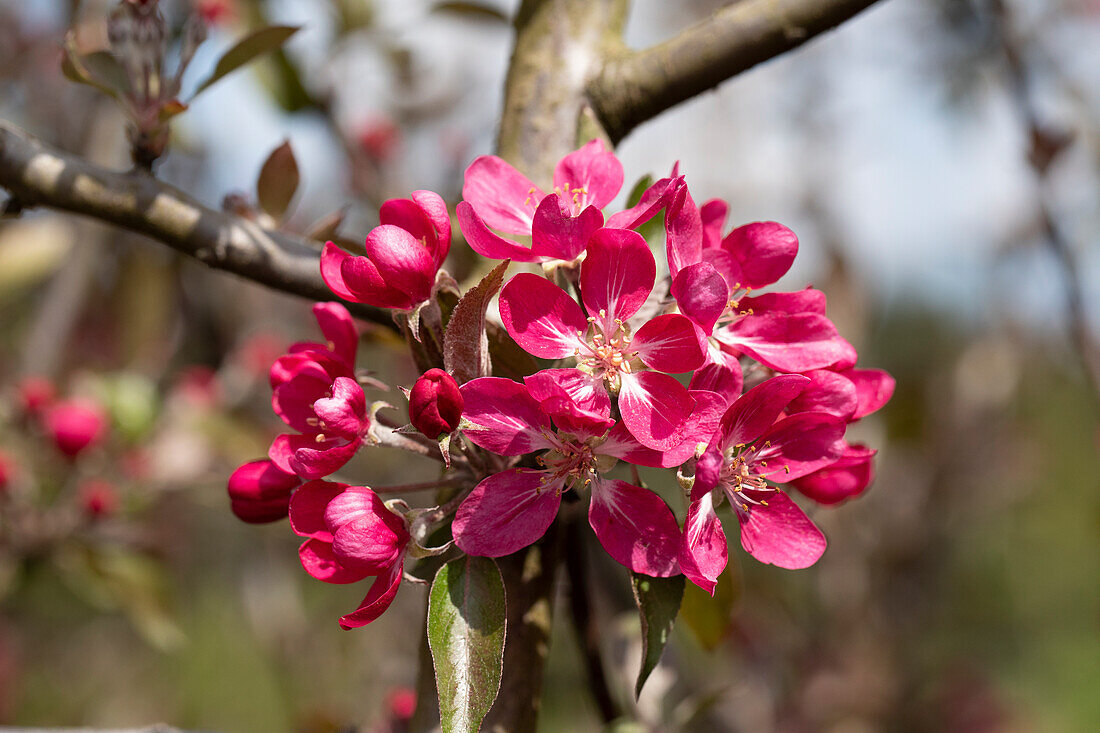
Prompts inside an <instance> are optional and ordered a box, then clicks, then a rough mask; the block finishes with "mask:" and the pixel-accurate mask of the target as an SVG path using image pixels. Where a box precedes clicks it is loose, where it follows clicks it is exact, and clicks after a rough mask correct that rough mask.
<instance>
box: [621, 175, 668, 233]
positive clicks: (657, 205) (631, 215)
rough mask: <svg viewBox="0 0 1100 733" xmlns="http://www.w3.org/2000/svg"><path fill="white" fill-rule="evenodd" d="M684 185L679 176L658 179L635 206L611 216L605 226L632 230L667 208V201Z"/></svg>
mask: <svg viewBox="0 0 1100 733" xmlns="http://www.w3.org/2000/svg"><path fill="white" fill-rule="evenodd" d="M685 185H686V184H685V183H684V179H683V178H682V177H680V176H672V177H670V178H662V179H660V180H659V181H657V182H656V183H654V184H653V185H652V186H650V187H649V188H647V189H646V190H645V191H644V192H643V193H642V198H641V199H639V200H638V203H637V204H635V205H634V206H632V207H630V208H629V209H624V210H622V211H620V212H618V213H616V214H612V215H611V217H610V218H609V219H608V220H607V226H608V227H609V228H611V229H633V228H634V227H636V226H639V225H641V224H644V223H646V222H647V221H649V220H650V219H652V218H653V217H655V216H656V215H657V212H658V211H660V210H661V209H663V208H665V207H666V206H668V203H669V201H672V200H674V199H675V197H676V195H677V194H678V192H679V191H680V189H681V188H683V187H684V186H685Z"/></svg>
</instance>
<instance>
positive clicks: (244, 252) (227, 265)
mask: <svg viewBox="0 0 1100 733" xmlns="http://www.w3.org/2000/svg"><path fill="white" fill-rule="evenodd" d="M0 187H2V188H5V189H7V190H8V191H9V192H10V193H11V195H12V196H13V197H15V198H17V199H18V200H19V202H20V203H21V204H22V205H23V206H24V207H33V206H44V207H47V208H51V209H58V210H60V211H69V212H72V213H75V214H84V215H86V216H91V217H93V218H95V219H99V220H100V221H104V222H107V223H109V224H115V225H117V226H121V227H124V228H126V229H130V230H132V231H135V232H138V233H140V234H144V235H146V236H149V237H152V238H153V239H156V240H157V241H160V242H162V243H164V244H167V245H168V246H169V247H172V248H173V249H175V250H177V251H179V252H182V253H183V254H186V255H188V256H190V257H194V258H196V259H198V260H199V261H201V262H203V263H205V264H207V265H209V266H210V267H213V268H216V269H219V270H226V271H228V272H232V273H235V274H237V275H240V276H241V277H244V278H247V279H249V280H254V281H256V282H258V283H262V284H264V285H267V286H269V287H272V288H275V289H276V290H282V291H284V292H287V293H292V294H294V295H301V296H303V297H306V298H310V299H313V300H336V297H335V296H334V295H333V294H332V292H331V291H330V290H329V289H328V288H327V287H326V286H325V283H324V281H323V280H322V279H321V272H320V269H319V266H318V261H319V252H318V248H317V247H316V246H315V244H313V243H311V242H310V241H308V240H306V239H303V238H301V237H297V236H295V235H292V234H287V233H285V232H276V231H270V230H267V229H263V228H261V227H260V226H258V225H257V224H256V223H255V222H251V221H248V220H247V219H244V218H241V217H239V216H235V215H233V214H228V213H225V212H221V211H216V210H214V209H208V208H206V207H205V206H203V205H202V204H200V203H198V202H197V201H195V200H194V199H193V198H191V197H190V196H188V195H187V194H185V193H183V192H182V191H180V190H178V189H176V188H173V187H172V186H169V185H168V184H166V183H162V182H161V181H158V180H157V179H155V178H153V177H152V176H150V175H148V174H146V173H141V172H127V173H119V172H115V171H110V170H107V169H105V168H102V167H100V166H97V165H94V164H92V163H90V162H88V161H86V160H83V159H81V158H78V157H75V156H72V155H69V154H66V153H63V152H60V151H58V150H55V149H53V148H50V147H49V146H47V145H46V144H44V143H42V142H41V141H39V140H37V139H35V138H34V137H32V136H30V135H28V134H27V133H26V132H24V131H22V130H20V129H18V128H17V127H15V126H13V125H11V124H9V123H7V122H4V121H0ZM347 306H348V309H349V310H351V312H352V313H353V314H355V315H356V316H358V317H359V318H362V319H364V320H368V321H372V322H374V323H377V324H379V325H382V326H385V327H387V328H393V329H396V326H395V325H394V323H393V321H392V319H391V318H390V315H389V313H387V312H385V311H383V310H381V309H378V308H372V307H370V306H365V305H361V304H358V303H348V304H347Z"/></svg>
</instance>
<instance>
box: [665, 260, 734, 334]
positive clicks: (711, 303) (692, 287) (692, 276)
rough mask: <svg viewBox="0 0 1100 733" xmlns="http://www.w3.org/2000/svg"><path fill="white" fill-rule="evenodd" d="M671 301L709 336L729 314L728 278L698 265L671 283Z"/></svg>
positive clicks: (688, 267)
mask: <svg viewBox="0 0 1100 733" xmlns="http://www.w3.org/2000/svg"><path fill="white" fill-rule="evenodd" d="M672 297H673V298H675V299H676V303H677V304H678V305H679V306H680V312H681V313H683V314H684V315H685V316H687V317H688V318H690V319H691V320H692V321H693V322H694V323H695V324H696V325H697V326H699V328H701V329H703V333H705V334H708V335H709V334H710V332H711V331H713V330H714V324H715V323H717V322H718V318H719V316H721V315H722V313H724V312H725V310H726V304H727V303H728V302H729V297H730V291H729V287H728V286H727V285H726V280H725V278H723V277H722V275H721V274H720V273H719V272H718V270H716V269H714V266H713V265H711V264H710V263H708V262H696V263H695V264H694V265H688V266H687V267H685V268H683V269H681V270H680V272H679V273H677V275H676V278H675V279H674V280H673V281H672Z"/></svg>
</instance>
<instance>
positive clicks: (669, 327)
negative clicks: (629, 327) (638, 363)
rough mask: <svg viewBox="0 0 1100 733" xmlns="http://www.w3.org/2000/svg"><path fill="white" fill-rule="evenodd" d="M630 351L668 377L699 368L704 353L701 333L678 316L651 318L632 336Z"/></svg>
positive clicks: (705, 348) (671, 314) (667, 314)
mask: <svg viewBox="0 0 1100 733" xmlns="http://www.w3.org/2000/svg"><path fill="white" fill-rule="evenodd" d="M630 348H631V349H634V350H637V352H638V358H640V359H641V360H642V363H644V364H645V365H646V366H648V367H649V368H650V369H654V370H656V371H658V372H666V373H671V374H678V373H680V372H690V371H691V370H692V369H695V368H696V367H698V366H701V365H702V364H703V361H704V359H705V358H706V351H707V346H706V341H705V339H704V336H703V334H702V333H701V332H700V331H699V329H698V328H696V327H695V326H694V325H693V324H692V322H691V321H690V320H688V319H687V318H686V317H685V316H682V315H680V314H679V313H666V314H665V315H663V316H657V317H656V318H653V319H650V320H649V321H648V322H646V324H645V325H644V326H642V327H641V328H639V329H638V331H637V333H635V334H634V339H633V340H632V341H631V343H630Z"/></svg>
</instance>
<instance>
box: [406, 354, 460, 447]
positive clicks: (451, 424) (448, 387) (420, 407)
mask: <svg viewBox="0 0 1100 733" xmlns="http://www.w3.org/2000/svg"><path fill="white" fill-rule="evenodd" d="M462 405H463V402H462V392H461V391H459V388H458V382H457V381H455V378H454V377H452V376H451V375H450V374H448V373H447V372H445V371H443V370H442V369H429V370H428V371H426V372H424V373H423V374H422V375H421V376H420V379H418V380H416V384H414V385H413V388H412V392H411V393H410V394H409V420H410V421H411V422H412V424H413V427H415V428H416V429H417V430H419V431H420V432H421V433H423V434H424V435H426V436H427V437H429V438H431V439H432V440H435V439H436V438H438V437H439V436H440V435H443V434H444V433H452V432H454V431H455V430H457V429H458V422H459V420H461V419H462Z"/></svg>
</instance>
